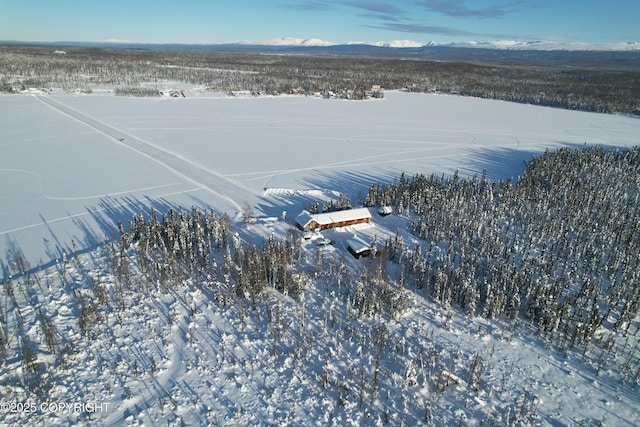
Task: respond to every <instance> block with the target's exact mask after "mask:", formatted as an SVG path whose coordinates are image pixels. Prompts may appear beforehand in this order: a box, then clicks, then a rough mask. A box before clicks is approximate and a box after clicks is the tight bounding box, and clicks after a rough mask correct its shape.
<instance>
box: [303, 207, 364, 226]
mask: <svg viewBox="0 0 640 427" xmlns="http://www.w3.org/2000/svg"><path fill="white" fill-rule="evenodd" d="M364 218H369V219H370V218H371V212H369V209H367V208H358V209H347V210H344V211H335V212H325V213H320V214H310V213H309V212H308V211H302V212H300V214H299V215H298V216H297V217H296V222H297V223H298V224H299V225H300V226H301V227H305V226H307V225H309V223H310V222H311V221H315V222H317V223H318V225H324V224H335V223H339V222H344V221H353V220H358V219H364Z"/></svg>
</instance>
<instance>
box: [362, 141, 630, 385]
mask: <svg viewBox="0 0 640 427" xmlns="http://www.w3.org/2000/svg"><path fill="white" fill-rule="evenodd" d="M639 184H640V149H639V148H638V147H635V148H632V149H630V150H621V151H619V150H607V149H605V148H603V147H589V148H583V149H579V150H571V149H568V148H564V149H560V150H558V151H556V152H546V153H545V154H544V155H542V156H539V157H536V158H534V159H533V160H532V161H531V162H530V163H529V164H528V166H527V168H526V170H525V172H524V175H523V176H522V178H521V179H520V181H519V182H518V183H517V185H514V183H513V182H512V180H506V181H499V180H491V181H490V180H488V179H487V178H486V177H485V176H482V177H472V178H468V179H463V178H460V177H459V176H458V175H457V174H455V175H454V176H453V177H444V176H442V177H437V176H435V175H431V176H430V177H426V176H423V175H416V176H415V177H412V178H406V177H404V176H402V177H401V178H400V180H399V182H397V183H396V184H394V185H380V184H375V185H372V186H371V188H370V191H369V194H368V196H367V199H366V204H367V205H368V206H382V205H386V206H393V207H394V208H395V209H396V211H397V212H399V213H401V214H404V215H409V216H411V217H413V218H415V220H414V221H413V222H412V225H411V231H412V233H413V234H415V235H416V236H419V237H420V238H421V239H422V240H424V241H426V242H427V245H426V246H420V245H416V246H415V247H413V248H411V247H406V246H405V245H404V244H403V242H402V239H401V238H399V237H396V238H395V239H390V240H389V241H388V242H387V245H386V248H387V254H388V256H389V259H390V260H391V261H393V262H396V263H399V264H400V265H402V267H403V268H402V272H403V277H402V278H401V282H402V283H406V284H407V286H411V287H414V288H416V289H420V290H421V291H422V292H425V293H426V294H427V295H429V296H430V297H432V298H434V299H436V300H438V301H440V302H442V303H443V304H445V305H449V304H453V305H456V306H458V307H460V308H461V309H462V310H464V311H465V312H466V313H468V315H469V316H484V317H488V318H502V319H510V320H514V319H524V320H527V321H531V322H532V323H533V324H534V325H535V326H536V327H537V329H538V331H539V333H540V334H541V336H542V337H544V338H545V339H546V340H547V341H548V342H549V343H551V344H552V345H554V346H557V347H558V348H560V349H563V350H569V349H572V348H574V347H575V346H580V347H581V348H583V349H584V351H587V350H588V349H589V348H590V347H591V346H596V347H597V348H598V349H600V351H601V355H600V363H604V360H606V358H607V352H608V351H610V350H613V349H614V346H613V341H614V337H615V336H616V335H618V336H622V337H623V338H626V337H627V336H633V340H632V341H636V340H637V338H638V332H639V331H638V328H639V326H638V323H637V316H638V312H639V309H640V273H639V267H640V263H639V261H640V185H639ZM425 247H426V249H424V248H425ZM421 248H422V249H421ZM616 350H619V349H616ZM622 351H625V352H628V358H627V359H626V360H627V361H628V363H627V364H625V365H624V366H622V367H621V370H622V371H623V372H624V373H625V375H629V376H634V377H635V378H636V379H640V365H638V364H637V360H638V356H639V355H638V354H636V351H637V348H636V346H635V345H631V346H629V347H625V348H624V349H623V350H622Z"/></svg>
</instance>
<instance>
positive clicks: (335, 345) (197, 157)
mask: <svg viewBox="0 0 640 427" xmlns="http://www.w3.org/2000/svg"><path fill="white" fill-rule="evenodd" d="M0 124H2V126H3V129H4V130H5V132H4V133H3V136H2V137H1V138H0V153H1V155H0V182H1V183H2V184H1V186H0V194H2V205H1V207H0V260H1V259H3V258H4V261H2V263H3V264H2V267H3V270H4V271H3V273H4V275H3V278H6V277H7V275H8V272H14V271H15V269H14V265H13V264H12V260H15V254H16V253H17V252H22V253H24V255H25V258H26V260H27V261H28V263H29V265H30V267H31V268H32V273H34V272H35V274H34V275H32V276H30V277H28V278H27V277H24V276H23V277H14V278H13V280H14V286H15V289H16V292H15V295H16V297H15V298H16V301H17V303H16V304H17V305H18V306H19V307H20V309H19V310H18V309H14V310H11V309H10V308H9V307H10V306H11V303H10V302H8V297H7V295H8V293H7V291H6V289H5V290H4V291H3V297H2V304H3V305H4V310H3V313H5V316H6V319H5V320H6V321H7V322H8V323H10V324H14V325H16V324H19V325H21V327H22V328H23V329H24V331H26V335H28V336H29V337H30V339H31V340H33V343H32V346H33V347H34V348H38V349H40V351H39V352H38V354H37V357H38V362H39V364H40V366H46V368H41V370H40V372H45V373H46V375H43V376H42V377H41V378H40V379H39V380H38V381H39V382H41V383H42V384H43V387H51V392H50V393H49V394H48V395H47V398H46V399H44V398H43V397H41V396H37V395H36V394H30V393H29V392H28V391H27V389H28V387H27V386H25V384H26V383H27V382H28V379H29V375H30V374H29V373H28V372H25V366H24V365H22V364H21V361H20V357H19V356H15V357H13V358H10V359H9V360H8V361H7V362H6V363H5V364H4V365H3V366H1V367H0V398H1V399H2V406H1V407H0V409H2V410H3V412H4V413H3V416H2V417H0V425H18V424H23V425H29V424H30V425H34V424H36V423H37V422H41V423H43V424H45V425H59V424H84V425H94V424H97V425H105V426H111V425H113V426H115V425H125V424H126V425H158V424H163V425H164V424H167V425H181V424H182V423H184V424H185V425H319V426H320V425H383V424H385V423H386V422H388V425H400V424H402V423H405V424H407V425H415V424H420V423H424V422H426V420H428V419H429V418H430V423H431V424H432V425H456V424H457V423H458V422H460V423H461V424H463V425H465V424H468V425H478V424H479V423H480V422H481V421H482V422H484V423H485V424H491V423H494V425H505V424H507V423H508V422H509V421H514V422H516V421H517V423H519V424H521V425H536V424H540V425H551V426H564V425H594V424H596V423H598V422H603V423H604V424H606V425H612V426H632V425H636V423H637V420H638V419H640V413H639V412H638V409H637V408H638V403H639V400H640V399H639V398H638V390H637V387H636V386H635V385H633V384H629V383H627V384H624V383H621V382H620V381H619V380H618V379H617V378H616V376H615V374H614V373H611V372H600V373H599V374H596V370H595V368H594V366H593V365H592V364H590V362H589V360H590V359H589V357H590V355H588V354H587V355H586V356H584V355H581V354H580V353H579V352H577V353H573V352H569V353H567V354H561V353H559V352H557V351H555V350H554V349H550V348H547V347H546V346H545V343H544V342H543V341H542V340H540V339H538V338H536V335H535V334H534V333H533V332H532V331H531V330H530V329H529V326H528V325H526V324H519V323H515V324H513V325H504V324H501V323H499V322H493V321H487V320H484V319H473V320H472V321H470V319H469V318H467V317H466V316H464V315H462V314H460V313H458V312H457V311H456V310H455V309H448V308H446V307H442V306H440V305H438V304H436V303H434V302H433V301H430V300H428V299H425V298H423V297H422V296H421V295H420V292H418V291H415V290H411V289H408V290H407V295H408V297H409V298H410V299H411V301H412V308H411V309H409V310H408V311H406V312H405V313H404V315H402V316H400V317H399V318H396V319H388V318H385V317H384V316H380V315H378V316H373V317H361V318H358V317H356V316H354V315H353V313H351V311H350V308H349V307H348V304H346V303H345V301H346V300H347V298H346V297H345V295H347V294H348V292H349V291H348V290H347V289H345V288H344V285H341V284H340V283H339V282H335V281H331V280H329V279H328V278H326V279H325V278H324V276H323V275H324V274H327V275H328V274H329V271H331V270H332V269H335V268H339V265H341V264H342V263H344V264H345V266H346V268H347V269H348V270H349V271H351V272H353V273H357V272H358V271H359V270H358V269H359V268H360V266H361V264H358V262H356V261H355V260H353V258H351V256H350V255H349V254H348V253H346V251H345V250H344V242H345V241H346V240H347V239H348V238H350V237H351V236H353V235H354V234H357V235H359V236H366V237H368V238H371V237H373V236H377V238H378V239H379V241H381V242H382V241H384V239H385V238H386V237H387V236H390V235H392V234H394V233H395V232H396V230H401V232H402V233H403V238H404V241H405V244H408V245H411V244H413V243H415V242H416V241H415V240H412V239H414V238H413V237H412V236H411V235H409V234H408V233H407V232H406V225H407V221H408V220H407V219H405V218H401V217H398V216H390V217H386V218H381V217H379V216H377V215H376V214H375V213H374V220H373V224H371V225H359V226H355V227H350V228H347V229H341V230H333V231H329V232H325V233H324V236H325V237H327V238H329V239H331V240H332V241H334V244H333V245H330V246H327V247H322V248H320V247H318V246H317V245H316V241H317V238H316V239H313V240H309V241H305V242H304V243H303V245H304V248H305V253H306V257H307V258H306V259H307V263H308V271H314V272H316V273H317V276H314V277H313V279H314V280H313V283H310V284H309V286H308V287H307V289H306V290H305V292H304V295H303V296H302V297H301V298H300V299H299V300H295V299H292V298H290V297H289V296H284V295H282V294H280V293H279V292H277V291H275V290H269V291H268V292H267V293H266V295H265V296H264V298H263V299H262V300H261V301H260V302H259V303H258V305H257V306H252V305H251V303H250V302H249V301H243V300H238V302H237V303H234V304H231V305H225V304H224V303H221V302H220V299H219V298H217V295H218V290H217V288H216V287H215V286H213V287H212V285H210V284H208V285H202V284H194V283H180V284H176V286H175V288H173V289H171V290H167V289H164V288H163V287H162V286H161V285H160V284H158V285H157V286H156V287H152V288H150V289H138V290H129V291H127V292H126V307H127V308H126V309H122V310H120V309H119V308H118V307H111V308H110V309H109V310H106V312H105V313H103V318H102V319H101V320H100V322H98V323H97V327H94V328H93V329H92V330H91V331H90V332H88V333H85V332H82V331H80V329H79V326H78V316H79V313H78V310H77V306H78V295H80V294H81V293H82V292H83V291H88V290H91V289H95V288H94V287H95V284H96V283H97V284H100V286H104V289H105V290H106V292H107V294H108V295H109V297H110V298H112V299H113V300H115V299H116V298H115V297H114V294H115V292H116V289H115V287H114V286H115V285H114V284H113V283H114V281H113V278H112V277H110V276H109V274H108V272H107V271H106V269H105V265H106V263H108V262H109V261H108V260H109V256H108V254H107V253H106V251H105V250H104V249H101V248H99V249H98V250H97V251H93V248H96V247H98V246H99V245H100V243H101V242H102V241H103V240H104V238H105V236H108V237H113V236H115V235H117V232H116V227H115V224H116V223H117V221H128V220H130V219H131V216H132V215H133V214H135V213H138V212H139V211H146V210H147V208H148V207H151V206H152V207H154V208H155V209H156V210H157V211H159V212H164V211H166V210H167V209H168V208H169V207H173V208H179V207H184V208H189V207H190V206H191V205H198V206H201V207H204V208H209V207H213V208H215V209H217V210H219V211H221V212H222V211H227V212H229V213H230V215H231V217H232V220H237V219H239V215H238V213H239V211H241V210H242V205H243V204H245V203H249V204H250V205H251V206H252V207H253V209H254V211H255V213H256V220H255V221H254V223H253V224H251V226H250V227H248V228H246V227H243V228H242V230H243V231H242V232H241V233H242V237H243V238H244V239H250V238H254V239H255V240H256V241H257V240H259V239H260V238H265V237H266V236H268V235H269V234H270V233H272V232H273V233H274V234H276V235H278V236H284V235H286V233H287V230H288V224H287V221H286V220H287V219H290V218H291V217H293V216H295V215H296V214H297V213H298V212H299V211H300V210H301V209H303V208H308V204H309V201H310V200H314V199H316V200H318V199H320V200H321V199H326V198H330V197H333V198H335V199H337V196H338V192H344V193H346V194H348V195H350V196H351V197H352V198H353V199H354V200H356V199H357V198H358V197H359V196H363V195H364V193H365V192H366V189H367V187H368V185H369V184H370V183H371V182H375V181H392V180H394V179H397V177H398V176H399V174H400V173H401V172H403V171H404V172H405V173H408V174H413V173H417V172H421V173H426V174H429V173H432V172H435V173H445V174H450V173H453V172H454V171H455V170H456V169H459V170H460V172H461V173H462V174H464V175H473V174H481V173H482V171H483V170H485V169H486V171H487V175H488V176H489V177H500V178H506V177H509V176H514V177H517V175H518V174H519V173H521V172H522V170H523V169H524V165H523V162H524V161H526V160H529V159H530V158H531V157H532V156H533V155H534V154H536V153H540V152H542V151H544V149H546V148H553V147H559V146H580V145H582V144H584V143H585V142H586V143H589V144H592V143H593V144H595V143H597V144H604V145H610V146H620V147H628V146H632V145H637V144H638V142H639V141H638V135H640V120H638V119H635V118H631V117H626V116H610V115H598V114H590V113H582V112H571V111H565V110H556V109H547V108H540V107H534V106H528V105H518V104H510V103H505V102H498V101H487V100H479V99H469V98H459V97H451V96H440V95H413V94H405V93H386V94H385V99H384V100H376V101H367V102H348V101H333V100H331V101H329V100H321V99H315V98H305V97H278V98H270V97H264V98H244V99H231V98H226V97H210V98H209V97H205V96H200V97H187V98H180V99H138V98H122V97H113V96H103V95H89V96H84V95H77V96H70V95H65V94H61V93H59V94H54V95H37V96H26V95H22V96H2V97H0ZM283 211H286V213H287V214H286V215H283ZM283 216H284V219H283ZM238 226H240V224H238ZM72 242H73V243H72ZM74 245H75V247H76V249H77V250H76V251H74V250H73V246H74ZM73 252H77V253H78V254H79V256H78V257H75V256H74V255H72V253H73ZM5 254H6V256H5ZM319 254H322V257H320V255H319ZM63 258H66V259H67V260H66V261H63ZM360 261H363V262H366V261H365V260H360ZM314 266H315V267H314ZM391 268H393V267H391ZM88 277H90V278H91V279H90V280H89V279H87V278H88ZM327 277H328V276H327ZM26 280H30V281H32V282H33V281H36V282H37V283H31V284H28V285H25V281H26ZM37 309H41V310H43V311H44V313H46V315H47V316H48V318H49V319H50V320H51V321H52V322H53V323H54V324H55V326H56V329H57V331H58V334H59V336H60V342H61V344H60V348H59V351H60V352H61V353H64V354H65V356H64V357H61V359H60V360H62V362H60V363H57V362H55V360H56V358H55V357H54V356H53V355H52V354H49V353H47V351H46V350H44V349H45V348H46V347H45V344H44V337H43V336H42V333H41V332H40V331H41V325H40V323H39V322H40V321H39V320H38V319H39V316H38V313H37V312H36V310H37ZM5 324H6V323H5ZM5 327H6V326H5ZM65 346H66V347H67V349H66V350H65ZM476 352H478V353H477V354H479V355H481V357H482V360H483V363H484V364H485V366H486V369H485V370H484V372H483V374H482V379H481V381H479V383H477V384H472V381H471V379H470V378H469V366H470V361H471V360H472V358H473V355H474V354H475V353H476ZM12 354H13V353H12ZM378 358H379V361H378V362H376V359H378ZM585 360H586V362H585ZM376 365H377V368H376ZM25 378H26V379H25ZM7 402H9V403H10V404H11V403H16V404H17V403H22V404H23V406H22V410H21V411H18V410H17V409H19V408H17V407H15V409H16V410H15V411H12V410H11V409H12V407H10V406H9V407H8V406H5V405H6V403H7ZM79 403H81V404H85V406H84V407H82V408H81V409H82V410H79V411H76V410H69V409H61V407H60V406H52V405H54V404H58V405H61V404H79ZM87 403H92V404H93V403H95V404H97V405H100V407H99V410H95V411H91V410H87V407H86V404H87ZM24 405H28V406H26V407H27V408H28V409H34V411H31V412H29V411H25V410H24V409H25V406H24ZM3 417H4V418H3Z"/></svg>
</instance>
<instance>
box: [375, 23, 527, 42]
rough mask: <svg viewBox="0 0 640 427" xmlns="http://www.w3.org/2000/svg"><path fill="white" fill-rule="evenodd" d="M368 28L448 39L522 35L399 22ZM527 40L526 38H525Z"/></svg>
mask: <svg viewBox="0 0 640 427" xmlns="http://www.w3.org/2000/svg"><path fill="white" fill-rule="evenodd" d="M368 27H370V28H376V29H380V30H388V31H397V32H403V33H413V34H431V35H433V34H437V35H442V36H449V37H471V38H475V37H481V38H494V39H521V38H523V36H522V35H516V34H488V33H476V32H472V31H466V30H460V29H458V28H454V27H443V26H439V25H424V24H413V23H399V22H386V23H382V24H380V25H368ZM525 38H527V37H525Z"/></svg>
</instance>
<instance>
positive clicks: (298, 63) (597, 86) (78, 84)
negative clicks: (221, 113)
mask: <svg viewBox="0 0 640 427" xmlns="http://www.w3.org/2000/svg"><path fill="white" fill-rule="evenodd" d="M66 52H67V53H66V54H64V55H61V54H55V53H54V51H53V49H52V48H49V47H28V46H0V91H3V92H10V91H18V90H20V89H25V88H30V87H36V88H41V87H52V86H53V87H62V88H64V89H66V90H76V89H77V88H83V89H85V88H90V87H93V86H98V85H108V86H112V87H116V88H122V90H123V91H124V93H127V94H133V95H136V94H137V92H132V91H131V88H132V87H138V86H141V85H144V86H145V87H147V88H148V87H149V84H152V85H153V84H155V85H157V88H156V89H157V90H161V89H163V86H164V85H167V84H168V85H170V84H172V83H175V82H184V83H190V84H194V85H202V86H203V87H205V88H206V89H207V90H210V91H219V92H229V91H252V92H253V93H268V94H287V93H293V92H295V93H300V92H301V93H307V94H309V93H318V92H320V93H330V92H332V93H335V94H341V93H351V94H352V96H354V97H356V98H358V97H359V96H360V95H362V96H364V94H366V93H367V91H370V89H371V87H372V85H381V86H382V87H383V88H384V89H387V90H391V89H403V88H404V89H406V90H409V91H417V92H431V91H438V92H442V93H456V94H460V95H467V96H474V97H481V98H491V99H500V100H507V101H513V102H521V103H531V104H538V105H546V106H553V107H559V108H567V109H576V110H585V111H595V112H605V113H612V112H632V111H634V109H636V108H638V105H637V102H638V99H639V98H640V79H639V78H638V75H639V72H638V71H637V70H634V69H620V70H616V69H611V68H606V69H604V68H603V69H596V68H594V67H590V68H589V69H576V68H572V69H566V68H562V67H560V66H552V65H547V66H540V65H537V66H529V67H525V66H522V65H519V66H515V65H514V66H510V65H504V64H498V65H486V64H477V63H465V62H437V61H431V60H428V59H424V60H416V59H399V58H371V57H346V56H311V55H272V54H257V53H249V52H222V51H176V50H170V51H155V50H154V51H147V50H127V49H96V48H92V49H88V48H70V49H66ZM143 94H144V95H145V96H146V95H148V93H147V92H143Z"/></svg>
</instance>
